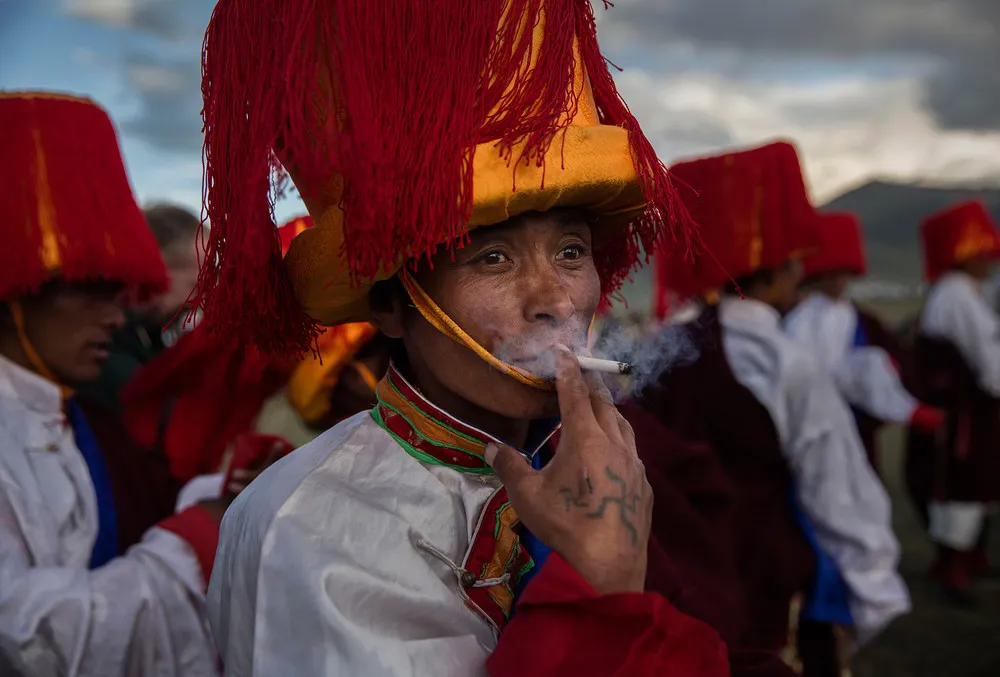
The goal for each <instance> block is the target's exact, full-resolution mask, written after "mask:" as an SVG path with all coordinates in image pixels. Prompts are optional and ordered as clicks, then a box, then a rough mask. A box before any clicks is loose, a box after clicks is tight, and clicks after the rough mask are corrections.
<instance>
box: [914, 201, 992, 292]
mask: <svg viewBox="0 0 1000 677" xmlns="http://www.w3.org/2000/svg"><path fill="white" fill-rule="evenodd" d="M920 243H921V245H922V247H923V251H924V274H925V275H926V277H927V281H928V282H934V281H935V280H937V279H938V278H939V277H941V275H943V274H944V273H946V272H947V271H949V270H950V269H952V268H954V267H955V266H957V265H960V264H962V263H966V262H968V261H971V260H972V259H975V258H979V257H983V256H986V257H990V258H998V257H1000V234H998V233H997V227H996V224H995V223H994V221H993V218H992V217H991V216H990V213H989V212H988V211H987V210H986V206H985V205H984V204H983V203H982V202H980V201H979V200H974V201H971V202H963V203H961V204H957V205H952V206H950V207H948V208H946V209H943V210H941V211H939V212H936V213H934V214H931V215H930V216H928V217H927V218H926V219H925V220H924V222H923V223H922V224H921V226H920Z"/></svg>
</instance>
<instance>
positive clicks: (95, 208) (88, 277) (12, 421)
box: [0, 93, 230, 677]
mask: <svg viewBox="0 0 1000 677" xmlns="http://www.w3.org/2000/svg"><path fill="white" fill-rule="evenodd" d="M0 147H2V148H3V149H4V153H5V158H6V159H7V161H8V162H7V165H6V166H7V168H8V169H9V171H8V176H7V177H6V179H5V180H4V181H0V204H2V205H3V209H4V214H5V218H4V220H3V221H2V224H3V225H2V227H3V231H4V233H3V234H4V238H5V242H6V246H5V247H3V248H0V581H2V583H0V658H2V660H0V667H2V670H0V671H2V672H3V674H5V675H7V674H15V675H63V674H68V675H74V676H78V677H103V676H105V675H126V674H127V675H154V674H155V675H161V676H163V677H171V676H176V677H182V676H183V677H203V676H208V675H214V674H215V673H216V654H215V650H214V647H213V645H212V640H211V638H210V637H209V634H208V631H207V625H206V623H205V619H204V618H203V616H202V612H203V609H204V605H205V588H206V586H207V583H208V579H209V576H210V574H211V570H212V566H213V561H214V557H215V549H216V545H217V543H218V536H219V521H220V519H221V517H222V513H223V511H224V510H225V508H226V506H227V505H228V502H229V500H230V498H228V497H227V498H223V497H220V496H219V495H218V492H216V495H215V497H213V498H205V499H204V500H200V501H198V502H197V503H196V504H194V505H191V506H190V507H188V508H186V509H183V510H181V511H180V512H178V513H177V514H172V513H173V512H174V509H175V499H176V497H177V489H178V485H177V483H176V482H174V481H173V480H172V478H171V477H170V475H169V472H167V469H166V467H165V466H164V465H162V464H159V463H158V462H157V459H156V458H154V457H151V456H149V455H147V454H143V453H141V451H140V450H138V449H136V448H134V446H132V445H131V444H130V443H129V438H128V436H127V435H126V434H125V432H124V430H122V428H121V427H120V426H118V425H117V419H116V417H115V416H114V415H108V413H107V412H106V410H104V409H103V407H101V405H100V404H98V403H93V402H92V401H89V400H88V399H87V398H86V396H85V395H77V394H76V393H75V392H74V390H73V388H74V387H76V386H77V385H79V384H84V383H88V382H91V381H94V380H95V379H97V378H98V376H99V375H100V373H101V369H102V367H103V366H104V362H105V360H106V359H107V358H108V355H109V346H110V344H111V339H112V335H113V333H114V332H115V331H116V330H118V329H120V328H121V327H122V325H123V324H124V322H125V316H124V313H123V310H122V305H121V304H122V301H123V299H125V298H130V297H132V298H139V299H141V298H148V297H151V296H153V295H155V294H157V293H160V292H162V291H163V290H164V289H165V288H166V286H167V273H166V270H165V268H164V265H163V261H162V259H161V257H160V252H159V250H158V248H157V246H156V241H155V240H154V238H153V235H152V234H151V233H150V231H149V228H148V226H147V225H146V223H145V221H144V219H143V218H142V214H141V212H140V211H139V208H138V206H137V205H136V204H135V200H134V198H133V196H132V192H131V188H130V186H129V184H128V178H127V177H126V174H125V168H124V166H123V165H122V161H121V156H120V153H119V149H118V144H117V140H116V138H115V132H114V128H113V127H112V124H111V121H110V120H109V119H108V117H107V115H106V114H105V113H104V111H103V110H101V109H100V108H98V107H97V106H96V105H94V104H93V103H92V102H90V101H88V100H85V99H80V98H76V97H71V96H67V95H60V94H45V93H3V94H0Z"/></svg>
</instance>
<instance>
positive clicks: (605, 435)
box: [486, 351, 653, 594]
mask: <svg viewBox="0 0 1000 677" xmlns="http://www.w3.org/2000/svg"><path fill="white" fill-rule="evenodd" d="M557 359H558V363H557V364H558V374H557V377H556V388H557V391H558V394H559V410H560V413H561V415H562V434H561V438H560V440H559V446H558V448H557V449H556V454H555V457H554V458H553V459H552V461H551V462H550V463H549V464H548V465H547V466H546V467H545V468H544V469H542V470H540V471H538V470H534V469H532V468H531V467H530V466H529V465H528V464H527V463H526V462H525V458H524V457H523V456H522V455H521V454H519V453H518V452H517V451H515V450H514V449H512V448H510V447H507V446H503V447H497V446H496V445H490V446H488V447H487V449H486V459H487V462H488V463H489V464H490V465H491V466H492V467H493V469H494V471H495V472H496V473H497V475H498V476H499V477H500V479H501V480H502V481H503V483H504V485H505V486H506V488H507V493H508V495H509V497H510V502H511V505H512V506H513V507H514V510H515V511H516V512H517V515H518V517H519V518H520V519H521V521H522V522H523V523H524V524H525V526H527V528H528V529H530V530H531V532H532V533H534V534H535V535H536V536H537V537H538V538H540V539H541V540H542V541H543V542H544V543H546V544H547V545H549V546H550V547H551V548H552V549H553V550H555V551H556V552H558V553H559V554H560V555H562V557H563V558H564V559H565V560H566V561H567V562H568V563H569V564H570V565H572V566H573V568H575V569H576V570H577V571H578V572H579V573H580V574H581V575H582V576H583V577H584V578H585V579H586V580H587V581H588V582H589V583H590V584H591V585H593V586H594V588H595V589H597V591H598V592H600V593H602V594H607V593H613V592H624V591H641V590H642V589H643V585H644V581H645V578H646V543H647V541H648V540H649V528H650V518H651V513H652V507H653V492H652V489H651V488H650V486H649V483H648V482H647V481H646V474H645V470H644V468H643V466H642V463H641V462H640V461H639V456H638V454H637V453H636V449H635V436H634V434H633V432H632V427H631V426H630V425H629V424H628V422H627V421H625V419H624V418H622V416H621V414H619V413H618V410H617V409H616V408H615V405H614V402H613V401H612V399H611V394H610V393H609V392H608V389H607V387H606V386H605V385H604V382H603V381H601V379H600V377H599V376H597V375H596V374H590V375H588V376H587V377H586V378H585V377H584V375H583V374H582V373H581V371H580V366H579V364H578V363H577V361H576V359H574V358H573V357H572V355H570V354H569V352H568V351H560V352H559V354H558V355H557Z"/></svg>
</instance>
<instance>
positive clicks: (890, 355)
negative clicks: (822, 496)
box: [784, 213, 943, 471]
mask: <svg viewBox="0 0 1000 677" xmlns="http://www.w3.org/2000/svg"><path fill="white" fill-rule="evenodd" d="M817 230H818V235H819V242H820V244H819V247H818V248H817V249H816V250H815V251H814V252H813V253H811V254H810V255H808V256H806V257H805V258H804V259H803V261H802V265H803V272H804V279H803V282H802V290H803V295H804V298H803V300H802V301H801V302H800V303H799V304H798V305H797V306H796V307H795V309H794V310H792V312H791V313H789V314H788V316H787V317H785V320H784V327H785V332H786V333H787V334H788V336H789V337H790V338H791V339H792V340H793V341H795V342H796V343H798V344H799V345H800V346H802V347H803V348H805V349H806V350H808V351H809V352H811V353H812V355H813V356H814V357H815V358H816V359H817V360H819V362H820V364H821V365H822V366H823V367H824V368H826V369H827V370H828V371H829V372H830V375H831V376H832V377H833V381H834V383H835V384H836V385H837V388H838V389H839V390H840V394H841V395H842V396H843V398H844V399H845V400H847V403H848V404H850V405H851V408H852V411H853V412H854V418H855V421H856V422H857V425H858V432H859V433H860V434H861V440H862V442H864V445H865V451H866V452H867V453H868V460H869V461H870V462H871V464H872V467H873V468H875V470H876V471H878V468H879V463H878V454H877V453H876V434H877V432H878V430H879V428H880V427H881V426H882V425H883V424H884V423H885V422H892V423H909V424H910V425H912V426H914V427H916V428H919V429H921V430H926V431H928V432H929V433H933V432H934V431H935V430H937V429H938V427H940V425H941V424H942V422H943V416H942V414H941V411H940V410H938V409H935V408H934V407H929V406H927V405H923V404H921V403H920V402H918V401H917V399H916V398H915V397H914V396H913V395H911V394H910V393H909V392H908V391H907V390H906V388H905V387H904V386H903V382H902V379H901V377H900V374H899V368H900V364H901V360H902V350H901V348H900V346H899V342H898V341H897V340H896V338H895V336H893V334H892V333H891V332H890V331H889V330H888V329H887V328H886V327H885V326H883V325H882V323H881V322H880V321H879V320H878V318H876V317H875V316H874V315H872V314H870V313H867V312H865V311H864V310H862V309H860V308H858V307H857V306H856V305H855V304H854V303H852V302H851V301H850V299H848V298H847V287H848V284H849V283H850V281H851V280H852V279H853V278H855V277H861V276H863V275H864V274H865V273H866V271H867V267H868V266H867V261H866V258H865V249H864V239H863V235H862V233H861V224H860V223H859V222H858V218H857V217H856V216H855V215H854V214H851V213H831V214H818V215H817Z"/></svg>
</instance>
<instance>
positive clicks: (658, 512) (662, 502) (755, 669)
mask: <svg viewBox="0 0 1000 677" xmlns="http://www.w3.org/2000/svg"><path fill="white" fill-rule="evenodd" d="M619 410H620V411H621V413H622V415H623V416H624V417H625V419H626V420H628V422H629V423H630V424H631V426H632V430H633V431H634V432H635V438H636V447H637V449H638V452H639V456H640V458H641V459H642V461H643V463H644V465H645V467H646V477H647V478H648V480H649V483H650V485H651V486H652V488H653V495H654V497H655V500H654V503H653V526H652V532H651V534H650V539H649V551H648V555H649V561H648V565H647V571H646V589H647V590H652V591H655V592H659V593H660V594H661V595H663V596H664V597H666V598H667V600H668V601H669V602H670V603H671V604H672V605H673V606H675V607H676V608H677V609H678V610H680V611H681V612H683V613H684V614H686V615H688V616H691V617H692V618H697V619H698V620H700V621H703V622H705V623H707V624H708V625H710V626H711V627H712V628H713V629H714V630H715V631H716V632H718V633H719V635H720V636H721V637H722V639H723V640H724V641H725V642H726V645H727V647H728V649H729V662H730V665H731V674H732V676H733V677H790V676H791V675H793V674H794V673H793V672H792V671H791V670H790V668H789V667H788V666H787V665H785V663H784V662H782V660H781V659H780V658H779V657H778V655H777V653H775V652H774V651H770V650H766V649H764V648H758V650H755V648H754V645H753V644H752V643H750V644H748V643H746V642H745V638H746V635H747V633H748V631H749V626H750V621H751V619H750V618H749V616H748V613H747V598H746V594H745V592H744V589H743V580H742V579H741V577H740V572H739V566H738V563H737V560H736V553H735V543H734V541H733V537H732V536H733V534H732V520H733V507H734V505H733V500H732V497H733V495H732V487H731V486H730V482H729V479H728V477H727V476H726V472H725V469H724V468H723V467H722V464H721V463H720V462H719V460H718V458H717V457H716V455H715V454H713V453H712V450H711V448H709V447H708V446H707V445H705V444H697V443H688V442H685V441H684V440H682V439H680V438H679V437H678V436H677V435H676V434H674V433H672V432H671V431H669V430H667V429H666V428H664V427H663V426H662V425H661V424H660V423H659V421H657V420H656V417H655V416H653V415H652V414H651V413H649V412H647V411H646V410H645V409H643V408H642V407H640V406H639V405H638V404H635V403H634V402H626V403H625V404H623V405H621V406H620V407H619ZM786 612H787V609H786Z"/></svg>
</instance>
